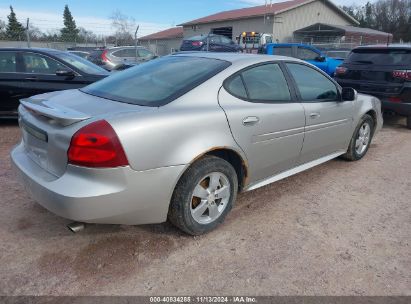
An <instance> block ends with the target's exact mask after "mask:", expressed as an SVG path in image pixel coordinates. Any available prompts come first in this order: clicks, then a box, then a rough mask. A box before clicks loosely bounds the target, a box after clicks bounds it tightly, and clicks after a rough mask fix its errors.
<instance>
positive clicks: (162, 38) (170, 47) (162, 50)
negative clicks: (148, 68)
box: [139, 27, 183, 56]
mask: <svg viewBox="0 0 411 304" xmlns="http://www.w3.org/2000/svg"><path fill="white" fill-rule="evenodd" d="M182 40H183V28H182V27H173V28H170V29H167V30H165V31H161V32H158V33H154V34H151V35H147V36H144V37H141V38H139V43H140V45H142V46H144V47H146V48H148V49H150V50H151V51H152V52H154V53H155V54H156V55H159V56H164V55H168V54H170V53H173V52H175V51H178V50H179V49H180V46H181V41H182Z"/></svg>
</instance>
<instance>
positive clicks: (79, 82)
mask: <svg viewBox="0 0 411 304" xmlns="http://www.w3.org/2000/svg"><path fill="white" fill-rule="evenodd" d="M21 57H22V68H23V71H24V74H25V77H24V78H23V88H24V95H25V97H29V96H32V95H37V94H42V93H46V92H51V91H60V90H68V89H76V88H80V87H83V86H84V85H85V84H86V83H87V82H86V81H85V80H84V77H83V76H81V75H80V74H78V73H77V72H74V76H59V75H57V74H56V71H58V70H65V71H70V70H72V69H70V68H69V67H67V66H66V65H64V64H63V63H62V62H60V61H57V60H55V59H53V58H51V57H49V56H46V55H44V54H40V53H34V52H22V53H21Z"/></svg>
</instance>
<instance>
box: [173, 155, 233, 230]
mask: <svg viewBox="0 0 411 304" xmlns="http://www.w3.org/2000/svg"><path fill="white" fill-rule="evenodd" d="M213 172H218V173H222V174H224V176H225V177H227V180H228V182H229V184H230V191H229V193H230V196H229V198H228V202H227V203H226V206H225V209H223V210H222V211H221V213H220V215H219V217H218V218H216V219H215V220H214V221H212V222H210V223H207V224H201V223H199V222H197V221H196V220H195V219H194V217H193V215H192V214H191V208H192V206H193V200H194V198H193V197H192V196H193V192H194V188H195V187H196V186H197V185H198V184H199V183H200V182H202V180H204V179H203V178H204V176H206V175H207V174H211V173H213ZM237 192H238V179H237V174H236V171H235V169H234V168H233V166H231V164H230V163H228V162H227V161H225V160H223V159H221V158H219V157H215V156H205V157H203V158H201V159H199V160H198V161H196V162H195V163H194V164H192V165H191V166H190V167H189V168H188V169H187V171H186V172H185V173H184V174H183V176H182V177H181V178H180V180H179V181H178V183H177V185H176V188H175V189H174V193H173V196H172V198H171V202H170V208H169V212H168V219H169V221H170V222H171V223H172V224H173V225H175V226H176V227H178V228H180V229H181V230H183V231H184V232H186V233H188V234H191V235H200V234H204V233H207V232H209V231H211V230H213V229H214V228H216V227H217V226H218V225H219V224H221V223H222V222H223V221H224V219H225V216H226V215H227V213H228V212H229V211H230V210H231V208H232V206H233V203H234V201H235V199H236V196H237Z"/></svg>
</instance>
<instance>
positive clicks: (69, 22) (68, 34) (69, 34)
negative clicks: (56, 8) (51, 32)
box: [60, 4, 79, 42]
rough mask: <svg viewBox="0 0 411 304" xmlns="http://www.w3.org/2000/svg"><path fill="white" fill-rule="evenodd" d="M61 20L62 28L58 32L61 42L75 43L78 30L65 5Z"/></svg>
mask: <svg viewBox="0 0 411 304" xmlns="http://www.w3.org/2000/svg"><path fill="white" fill-rule="evenodd" d="M63 19H64V27H63V28H62V29H61V30H60V32H61V40H63V41H70V42H71V41H76V40H77V39H78V33H79V29H78V28H77V26H76V21H74V18H73V16H72V15H71V12H70V10H69V8H68V5H67V4H66V6H65V7H64V13H63Z"/></svg>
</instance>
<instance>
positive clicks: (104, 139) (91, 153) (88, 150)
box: [68, 120, 128, 168]
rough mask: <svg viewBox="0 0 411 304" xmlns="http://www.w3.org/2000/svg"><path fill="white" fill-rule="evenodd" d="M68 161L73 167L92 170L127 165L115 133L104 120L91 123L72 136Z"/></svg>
mask: <svg viewBox="0 0 411 304" xmlns="http://www.w3.org/2000/svg"><path fill="white" fill-rule="evenodd" d="M68 161H69V163H70V164H73V165H78V166H83V167H92V168H114V167H122V166H127V165H128V160H127V157H126V154H125V153H124V150H123V146H122V145H121V143H120V141H119V139H118V137H117V134H116V132H115V131H114V130H113V128H112V127H111V125H110V124H109V123H108V122H107V121H105V120H99V121H96V122H93V123H91V124H89V125H87V126H85V127H83V128H81V129H80V130H78V131H77V132H76V133H75V134H74V135H73V137H72V139H71V143H70V147H69V150H68Z"/></svg>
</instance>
